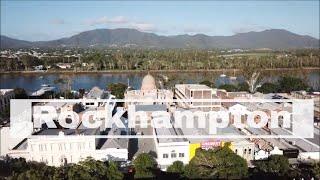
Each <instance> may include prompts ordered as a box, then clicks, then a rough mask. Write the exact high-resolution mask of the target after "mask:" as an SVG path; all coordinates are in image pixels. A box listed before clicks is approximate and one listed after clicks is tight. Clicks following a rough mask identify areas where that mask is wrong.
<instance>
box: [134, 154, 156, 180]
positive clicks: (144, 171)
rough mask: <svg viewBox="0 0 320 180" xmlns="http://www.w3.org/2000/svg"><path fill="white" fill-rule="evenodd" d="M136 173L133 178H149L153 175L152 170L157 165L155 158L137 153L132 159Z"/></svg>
mask: <svg viewBox="0 0 320 180" xmlns="http://www.w3.org/2000/svg"><path fill="white" fill-rule="evenodd" d="M133 164H134V168H135V170H136V173H135V175H134V177H135V178H151V177H153V176H154V175H153V170H155V169H156V167H157V162H156V161H155V159H154V158H153V157H152V156H151V155H149V154H147V153H142V154H139V155H138V156H137V157H136V158H135V159H134V161H133Z"/></svg>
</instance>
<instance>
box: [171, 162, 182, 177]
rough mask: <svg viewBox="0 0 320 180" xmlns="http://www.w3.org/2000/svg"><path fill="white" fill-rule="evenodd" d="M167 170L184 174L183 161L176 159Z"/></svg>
mask: <svg viewBox="0 0 320 180" xmlns="http://www.w3.org/2000/svg"><path fill="white" fill-rule="evenodd" d="M167 172H171V173H178V174H183V172H184V165H183V162H181V161H175V162H173V163H172V164H171V165H170V166H169V167H168V168H167Z"/></svg>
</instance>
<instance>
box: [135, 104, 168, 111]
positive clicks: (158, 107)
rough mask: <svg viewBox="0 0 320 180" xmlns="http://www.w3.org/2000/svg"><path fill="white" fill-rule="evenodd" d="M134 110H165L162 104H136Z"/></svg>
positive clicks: (165, 107)
mask: <svg viewBox="0 0 320 180" xmlns="http://www.w3.org/2000/svg"><path fill="white" fill-rule="evenodd" d="M136 111H167V106H166V105H164V104H152V105H136Z"/></svg>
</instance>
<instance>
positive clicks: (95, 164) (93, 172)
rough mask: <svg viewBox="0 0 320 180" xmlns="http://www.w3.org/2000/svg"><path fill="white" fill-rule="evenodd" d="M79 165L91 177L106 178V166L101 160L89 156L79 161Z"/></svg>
mask: <svg viewBox="0 0 320 180" xmlns="http://www.w3.org/2000/svg"><path fill="white" fill-rule="evenodd" d="M79 165H80V166H82V167H83V168H84V170H85V171H86V172H88V173H89V175H90V177H91V178H94V179H106V178H107V177H108V176H107V172H108V169H107V166H106V165H105V164H104V163H103V162H102V161H97V160H94V159H92V158H90V157H89V158H87V159H86V160H84V161H81V162H79Z"/></svg>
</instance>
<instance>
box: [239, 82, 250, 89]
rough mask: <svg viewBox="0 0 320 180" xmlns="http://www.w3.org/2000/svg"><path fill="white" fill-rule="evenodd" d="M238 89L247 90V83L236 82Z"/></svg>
mask: <svg viewBox="0 0 320 180" xmlns="http://www.w3.org/2000/svg"><path fill="white" fill-rule="evenodd" d="M238 91H249V85H248V84H247V83H240V84H238Z"/></svg>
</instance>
